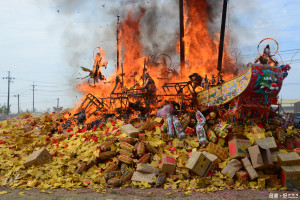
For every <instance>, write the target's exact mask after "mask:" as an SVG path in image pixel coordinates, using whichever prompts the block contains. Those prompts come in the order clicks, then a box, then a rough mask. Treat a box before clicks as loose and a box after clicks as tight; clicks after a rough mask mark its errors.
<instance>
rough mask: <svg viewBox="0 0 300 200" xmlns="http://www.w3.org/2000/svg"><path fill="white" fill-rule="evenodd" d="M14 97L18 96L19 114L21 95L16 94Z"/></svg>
mask: <svg viewBox="0 0 300 200" xmlns="http://www.w3.org/2000/svg"><path fill="white" fill-rule="evenodd" d="M14 97H18V114H20V95H19V94H18V95H14Z"/></svg>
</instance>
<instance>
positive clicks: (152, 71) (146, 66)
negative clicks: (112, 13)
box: [73, 0, 290, 123]
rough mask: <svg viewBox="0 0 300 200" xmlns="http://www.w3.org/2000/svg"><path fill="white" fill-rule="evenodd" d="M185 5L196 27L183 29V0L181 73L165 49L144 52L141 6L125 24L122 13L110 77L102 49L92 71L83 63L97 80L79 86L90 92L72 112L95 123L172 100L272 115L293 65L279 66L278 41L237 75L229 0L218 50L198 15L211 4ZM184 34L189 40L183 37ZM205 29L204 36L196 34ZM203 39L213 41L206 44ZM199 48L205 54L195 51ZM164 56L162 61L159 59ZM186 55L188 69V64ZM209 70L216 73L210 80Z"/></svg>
mask: <svg viewBox="0 0 300 200" xmlns="http://www.w3.org/2000/svg"><path fill="white" fill-rule="evenodd" d="M180 2H181V1H180ZM186 4H188V5H187V6H189V12H190V13H191V14H190V16H189V20H190V23H191V24H193V26H190V27H187V30H184V28H185V26H184V20H183V14H185V13H183V11H182V10H183V8H182V5H181V4H180V33H181V34H180V41H179V42H180V74H179V73H177V71H176V70H175V69H174V68H172V64H170V63H172V59H171V58H170V56H168V55H166V54H160V55H159V56H157V57H156V56H154V57H153V56H152V57H143V56H141V49H142V45H141V44H140V43H139V42H137V41H139V39H140V32H139V23H140V20H141V18H142V17H143V16H144V15H145V10H143V9H141V11H140V15H139V16H138V17H137V18H136V19H134V18H133V17H132V15H131V14H130V13H129V14H128V16H127V18H126V19H125V20H124V21H123V22H122V24H120V22H119V16H118V22H117V64H116V72H115V73H114V74H113V75H111V76H110V77H109V78H107V79H106V78H105V77H104V76H103V74H102V73H101V67H106V65H107V61H106V59H105V55H104V51H103V50H102V49H101V48H98V51H99V52H98V53H97V54H96V56H94V59H95V62H94V66H93V70H88V69H87V68H82V69H83V70H84V71H87V72H89V73H90V75H89V77H90V78H91V79H93V80H94V81H93V84H91V82H90V81H89V83H88V84H81V85H79V86H78V87H79V89H80V90H82V91H84V93H85V95H84V99H83V101H82V103H81V105H79V106H78V107H77V108H76V109H75V111H74V113H73V116H74V118H75V120H76V121H77V123H82V122H86V123H90V122H92V121H95V120H97V119H100V118H102V117H103V116H106V117H109V116H115V115H120V116H121V117H123V118H126V117H128V116H130V115H133V114H135V115H136V116H137V117H140V118H144V117H145V116H147V115H151V114H154V113H155V111H156V110H157V109H159V108H160V107H162V106H163V105H166V104H173V106H174V107H175V109H176V110H177V111H179V112H181V111H190V110H194V109H195V108H201V109H202V110H203V109H206V108H207V107H209V106H223V107H225V110H227V111H228V114H229V115H231V116H232V117H233V116H234V117H236V118H241V117H243V116H244V115H252V116H254V117H260V116H266V117H267V116H268V114H269V111H270V107H271V104H276V103H277V96H278V93H279V91H280V89H281V86H282V81H283V79H284V78H285V77H286V76H287V72H288V70H289V69H290V67H289V65H281V66H279V65H278V62H277V61H276V60H275V59H274V58H273V56H274V55H275V54H276V53H277V52H278V45H277V51H276V52H275V54H273V55H271V54H270V47H269V45H267V46H266V47H265V49H264V52H263V53H260V55H259V57H258V58H257V59H256V61H255V63H254V64H249V65H248V69H247V70H246V71H245V72H244V73H243V74H241V75H237V73H236V71H237V67H236V65H235V64H232V60H231V59H229V53H228V52H227V51H223V48H224V46H225V47H226V43H225V44H224V34H225V21H226V7H227V1H226V0H225V1H224V4H223V15H222V24H221V33H220V42H219V44H218V45H219V49H218V50H217V48H216V45H215V43H214V42H213V40H212V38H210V36H209V33H208V31H207V30H206V29H204V28H203V26H205V24H206V21H205V20H200V21H199V17H197V16H198V14H197V13H196V14H194V13H195V12H199V11H198V10H200V11H202V12H205V9H206V10H208V9H207V5H206V4H205V3H204V4H203V2H201V3H200V2H198V1H188V2H186ZM203 9H204V10H203ZM185 15H186V14H185ZM186 17H187V16H186ZM197 20H198V21H197ZM195 27H198V28H195ZM199 27H200V28H199ZM129 33H130V34H129ZM182 34H183V35H184V36H185V39H183V38H182V37H181V36H182ZM200 34H201V37H200V38H197V37H195V36H197V35H200ZM120 35H122V37H120ZM267 39H269V38H267ZM272 40H273V39H272ZM183 41H185V42H183ZM191 41H193V42H194V43H192V42H191ZM207 41H208V42H207ZM262 41H265V39H264V40H262ZM201 42H203V43H208V44H209V45H202V44H201ZM275 42H276V41H275ZM276 43H277V42H276ZM184 45H186V48H184ZM121 46H125V48H124V49H125V50H124V51H123V52H122V53H123V62H121V61H120V60H121V53H120V51H121V49H122V48H121ZM195 46H196V47H197V48H195ZM207 46H208V47H207ZM182 49H185V51H183V50H182ZM184 52H186V55H185V53H184ZM223 52H224V55H223ZM197 53H198V54H201V56H199V55H196V54H197ZM217 53H218V56H217ZM159 57H160V59H161V62H159V61H157V60H158V58H159ZM154 58H157V59H156V60H155V59H154ZM223 58H224V64H223V65H224V66H223V69H222V61H223ZM185 59H186V60H187V61H188V63H189V68H188V67H185ZM202 63H203V64H202ZM215 63H218V66H217V71H218V73H217V75H216V76H215V75H214V73H212V74H211V72H212V71H214V67H213V64H215ZM201 66H206V67H205V68H204V67H201ZM228 66H230V67H228ZM188 72H189V73H190V74H188ZM207 73H210V75H211V79H210V80H209V79H208V78H207V75H206V74H207ZM223 76H224V78H225V79H230V78H231V79H230V80H229V81H226V82H224V81H223ZM234 76H236V77H234Z"/></svg>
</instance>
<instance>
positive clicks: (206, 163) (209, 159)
mask: <svg viewBox="0 0 300 200" xmlns="http://www.w3.org/2000/svg"><path fill="white" fill-rule="evenodd" d="M217 160H218V157H217V156H215V155H213V154H210V153H208V152H206V151H202V152H198V151H193V152H192V155H191V157H190V158H189V160H188V162H187V164H186V166H185V167H186V168H188V169H189V170H191V171H192V172H194V173H195V174H197V175H199V176H201V177H204V176H206V175H207V172H208V171H209V170H210V169H211V167H212V166H213V165H215V164H216V163H217Z"/></svg>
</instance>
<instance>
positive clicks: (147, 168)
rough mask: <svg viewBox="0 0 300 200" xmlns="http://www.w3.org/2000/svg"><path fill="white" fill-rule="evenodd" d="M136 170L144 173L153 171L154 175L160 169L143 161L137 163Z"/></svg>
mask: <svg viewBox="0 0 300 200" xmlns="http://www.w3.org/2000/svg"><path fill="white" fill-rule="evenodd" d="M136 170H137V171H139V172H144V173H150V174H151V173H154V174H156V175H158V174H159V171H160V170H159V169H158V168H156V167H153V166H151V165H148V164H144V163H140V164H137V167H136Z"/></svg>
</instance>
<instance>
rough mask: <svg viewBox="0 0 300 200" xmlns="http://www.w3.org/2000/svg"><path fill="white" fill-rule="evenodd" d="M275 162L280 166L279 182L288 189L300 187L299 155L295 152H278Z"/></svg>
mask: <svg viewBox="0 0 300 200" xmlns="http://www.w3.org/2000/svg"><path fill="white" fill-rule="evenodd" d="M277 163H278V165H279V166H281V174H280V175H281V183H282V185H284V186H285V187H286V188H288V189H297V190H299V189H300V156H299V155H298V154H297V153H296V152H290V153H280V154H278V155H277Z"/></svg>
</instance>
